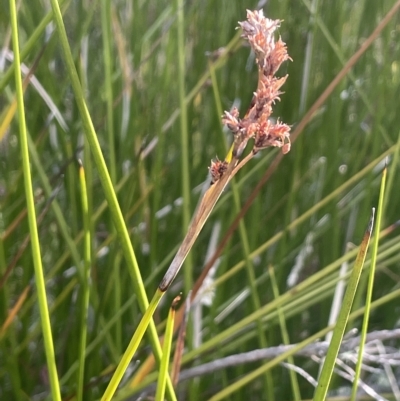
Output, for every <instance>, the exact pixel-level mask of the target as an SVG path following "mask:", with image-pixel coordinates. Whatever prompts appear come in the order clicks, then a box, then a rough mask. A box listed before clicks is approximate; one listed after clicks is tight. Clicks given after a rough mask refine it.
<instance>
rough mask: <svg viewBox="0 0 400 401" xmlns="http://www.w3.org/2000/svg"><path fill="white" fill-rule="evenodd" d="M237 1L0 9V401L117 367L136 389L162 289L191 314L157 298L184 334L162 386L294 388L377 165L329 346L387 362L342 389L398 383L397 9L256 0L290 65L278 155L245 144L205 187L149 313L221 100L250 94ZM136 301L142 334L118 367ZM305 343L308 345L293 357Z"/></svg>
mask: <svg viewBox="0 0 400 401" xmlns="http://www.w3.org/2000/svg"><path fill="white" fill-rule="evenodd" d="M247 7H253V8H254V7H255V4H253V5H251V4H250V5H249V4H248V3H246V2H244V1H243V0H239V1H236V2H231V1H227V0H222V1H219V2H212V1H209V0H205V1H203V2H186V3H182V2H180V1H177V2H176V3H171V4H168V5H165V4H162V2H130V3H129V2H126V3H124V2H118V3H116V2H110V1H94V2H84V1H83V2H78V3H76V2H75V3H74V2H70V1H60V2H56V1H52V2H51V8H48V5H45V4H44V3H43V2H41V1H39V0H32V1H30V2H21V3H17V4H15V3H14V2H13V1H10V3H9V6H7V5H6V6H5V12H2V13H0V43H1V44H2V46H1V48H2V51H1V53H0V106H1V109H0V141H1V142H0V359H1V361H2V364H1V369H0V398H1V399H3V398H4V399H17V400H20V399H33V398H35V399H61V398H63V399H74V398H80V399H84V400H88V401H91V400H98V399H100V398H101V397H102V396H103V394H104V392H105V391H106V388H107V385H108V383H109V382H110V380H111V377H112V376H113V374H114V372H115V371H116V369H117V366H118V365H119V363H120V362H121V360H124V364H125V365H126V366H125V367H126V368H127V370H126V373H125V375H124V373H123V372H125V369H123V370H121V371H120V373H121V375H120V378H119V379H121V378H122V377H123V380H122V381H121V383H122V384H118V383H119V381H120V380H118V381H115V382H114V385H115V388H114V389H115V390H118V391H117V392H116V394H115V396H114V398H113V399H116V400H125V399H128V398H129V397H138V396H139V395H138V394H139V393H140V394H141V395H142V396H148V397H153V396H154V395H155V394H156V391H157V380H158V378H159V374H158V365H157V363H160V361H161V360H162V351H161V346H160V338H159V337H160V336H161V334H162V333H163V332H164V329H165V325H166V323H167V315H168V311H169V308H170V305H171V302H172V300H173V298H175V296H176V295H177V294H178V293H179V292H181V291H182V292H183V298H184V299H185V298H187V297H190V298H191V301H192V302H185V304H186V305H193V303H196V302H201V303H202V309H203V312H202V314H201V315H200V317H198V316H197V315H196V316H197V317H196V318H199V319H201V322H199V323H200V324H192V320H193V319H194V316H193V314H192V313H191V312H192V309H190V311H189V315H188V317H186V318H184V316H185V314H184V308H183V307H181V308H179V309H178V310H177V311H176V315H175V320H174V321H175V328H174V330H177V329H178V327H180V325H181V323H182V322H186V323H183V324H184V327H183V328H181V333H183V332H185V331H186V337H185V338H184V344H185V348H184V350H183V355H182V357H181V363H180V366H175V365H174V369H173V370H174V374H173V376H174V377H177V376H179V382H178V383H177V385H176V386H175V387H173V385H172V382H171V380H170V378H169V375H166V376H165V378H166V382H165V383H166V393H165V397H166V398H167V399H174V397H175V395H176V398H177V399H184V398H188V397H190V399H191V400H194V401H195V400H197V399H198V400H204V399H222V398H224V399H246V398H247V399H248V398H251V399H266V398H268V399H276V400H291V399H298V398H299V394H300V395H301V398H300V399H310V398H312V397H313V394H314V390H315V389H314V384H315V380H318V372H319V368H320V364H321V360H322V359H323V358H324V357H325V356H326V352H327V351H326V348H324V346H325V345H324V343H323V342H322V341H320V340H321V338H322V336H324V335H325V334H326V333H328V332H330V331H332V330H333V328H334V327H333V326H334V325H329V323H328V317H329V314H330V311H331V308H332V302H333V298H334V294H335V292H336V287H337V283H338V282H343V283H344V285H346V286H348V285H349V284H348V283H349V280H350V275H351V272H347V273H346V274H345V275H343V274H341V273H340V269H341V266H342V265H343V264H344V263H348V265H349V266H352V265H353V264H354V261H355V259H356V255H357V249H356V248H355V247H354V245H353V244H359V243H360V242H361V239H362V236H363V233H364V230H365V227H364V225H365V221H366V220H367V219H368V216H369V213H370V210H371V208H372V207H377V205H378V198H379V185H380V181H381V178H380V177H381V172H382V170H383V169H384V168H385V167H384V163H383V162H382V161H383V160H384V159H385V158H387V160H388V162H387V168H388V182H387V186H386V191H385V199H384V201H383V206H380V207H378V211H380V210H381V209H384V214H383V216H382V221H381V226H380V228H379V227H378V225H377V226H376V231H375V240H376V241H377V240H378V239H379V248H377V247H376V256H374V259H372V258H371V257H369V256H368V255H367V256H366V259H365V263H364V269H363V270H362V272H361V277H360V281H359V284H358V288H357V291H356V293H355V298H354V303H353V307H352V310H351V311H350V314H349V317H348V323H347V329H346V330H347V333H345V334H344V340H341V341H338V342H337V344H336V345H337V346H340V345H341V346H342V347H344V348H342V349H340V348H339V363H341V362H342V360H343V356H344V354H343V353H344V352H347V353H346V356H349V357H350V359H346V361H349V360H350V361H351V360H354V361H356V360H359V361H361V360H363V361H364V362H365V363H371V364H372V363H375V364H376V366H377V367H383V366H384V365H385V366H386V368H385V369H386V370H385V369H382V370H381V371H380V372H385V373H377V372H378V370H375V371H374V372H369V371H365V370H364V371H363V370H362V371H361V374H362V376H361V377H362V381H359V382H358V383H357V384H358V388H357V389H356V387H354V390H353V392H354V393H355V392H356V390H357V397H358V398H360V399H361V397H363V396H364V395H363V394H362V393H367V394H379V395H380V396H382V397H385V398H387V399H389V398H390V397H393V394H395V395H396V394H397V389H396V383H394V382H393V375H391V374H390V369H388V364H390V362H391V357H390V348H389V347H387V346H388V345H390V346H392V347H398V341H399V340H398V336H399V335H398V329H396V327H397V320H398V319H397V314H396V313H395V311H396V307H397V303H396V300H397V299H398V297H399V291H400V290H399V288H398V281H399V280H398V273H397V270H398V269H397V266H398V263H399V255H400V252H399V247H400V245H399V244H400V240H399V234H398V223H397V221H398V219H399V216H398V207H397V205H398V204H399V202H400V200H399V199H398V198H399V192H398V191H397V187H396V182H397V181H398V172H399V168H398V166H399V159H398V155H399V151H398V150H399V143H400V140H399V139H400V136H399V128H398V127H399V126H400V121H399V119H400V116H399V113H398V111H397V103H398V101H397V99H398V95H399V94H398V87H399V82H400V73H399V71H400V70H399V68H398V57H397V55H398V54H399V52H400V48H399V46H400V41H399V40H398V36H399V35H398V21H397V16H398V11H399V8H400V1H396V0H384V1H381V2H372V3H371V2H366V1H364V0H356V1H349V0H339V1H337V2H336V3H335V4H334V5H331V6H329V7H327V5H326V4H324V3H321V2H309V1H308V0H303V1H301V2H289V1H279V2H278V1H270V2H268V3H266V4H265V5H264V14H265V15H266V16H267V17H268V18H271V19H282V20H284V23H282V26H281V28H280V29H279V34H280V35H281V37H282V40H283V41H284V42H285V43H287V46H288V52H289V54H290V56H291V58H292V59H293V62H290V63H285V64H284V65H283V66H282V68H281V69H280V71H279V76H285V75H286V74H288V78H287V80H286V82H285V85H284V86H283V87H282V90H283V91H284V92H285V93H284V94H281V95H280V98H281V101H280V102H277V103H276V104H275V105H274V112H273V114H272V116H271V117H272V120H271V121H273V122H276V121H277V119H278V117H279V119H281V120H282V121H285V122H286V123H288V124H290V125H291V126H292V134H291V136H290V140H291V142H292V149H291V151H290V153H288V154H287V155H285V156H284V157H283V156H282V154H281V153H279V152H276V151H273V150H268V151H266V152H260V153H259V154H257V155H254V156H252V157H251V160H250V159H249V160H248V162H247V163H246V164H245V166H243V168H241V169H240V171H239V170H235V177H234V179H233V180H231V181H230V183H229V184H228V185H226V186H225V185H221V184H219V185H220V186H221V188H220V189H224V190H223V192H222V191H221V197H220V198H219V201H218V203H217V204H216V205H215V207H214V208H211V209H212V210H211V209H210V210H209V216H207V220H208V224H205V225H204V228H203V230H202V232H201V233H199V235H198V236H197V238H196V242H195V246H193V248H192V249H191V251H190V258H191V260H190V263H189V265H188V266H185V267H184V269H185V271H184V272H180V273H179V274H176V278H175V280H174V282H173V283H172V285H171V286H170V288H169V290H168V291H167V293H166V294H165V295H164V296H162V298H161V297H160V299H156V302H155V303H158V302H159V305H158V307H157V308H155V307H154V311H153V310H152V311H151V312H148V309H147V308H148V305H149V302H148V299H151V296H152V295H153V294H155V293H156V294H158V292H157V291H159V290H157V288H158V285H159V283H160V281H161V280H162V279H163V277H164V275H165V272H166V271H167V268H168V266H169V265H170V264H171V261H172V260H173V258H174V255H176V253H177V251H178V249H179V246H180V244H181V243H182V241H183V240H184V235H185V234H186V232H187V228H188V224H189V222H190V216H193V215H194V213H195V212H196V206H195V205H196V204H197V203H198V201H199V199H202V198H203V195H204V192H205V191H206V189H207V188H208V187H209V183H210V177H209V176H207V174H208V171H207V166H208V165H209V161H210V159H213V160H215V158H216V155H220V156H221V155H226V154H227V153H228V150H229V148H230V146H231V145H232V134H231V133H230V132H227V130H225V129H224V128H222V124H221V115H222V111H223V110H232V107H233V106H236V107H237V109H238V111H239V115H240V116H244V115H245V113H246V111H247V106H248V105H249V104H250V102H251V99H252V96H253V92H254V91H255V90H256V88H257V82H258V78H259V77H258V69H257V67H256V64H255V63H254V54H253V53H252V52H251V50H250V49H249V47H248V46H247V45H245V44H244V41H243V40H242V39H241V38H240V35H241V31H238V32H237V31H235V28H236V27H237V21H241V20H243V19H244V17H245V13H246V8H247ZM10 16H11V17H12V18H10ZM17 37H18V39H17V40H16V38H17ZM17 133H19V134H17ZM233 143H234V147H235V146H236V148H235V149H236V152H237V151H238V149H239V147H238V144H240V143H239V142H238V141H236V142H235V140H233ZM235 143H236V145H235ZM249 150H250V147H249V149H247V150H246V151H244V153H243V157H246V156H247V155H248V154H249V153H248V152H249ZM236 154H237V153H236ZM78 159H80V160H82V166H84V173H85V179H86V190H83V189H82V185H83V184H80V181H79V177H80V174H79V171H81V172H82V171H83V170H80V169H79V168H77V160H78ZM227 160H228V162H229V161H230V160H232V159H229V157H228V159H227ZM222 162H223V160H222ZM213 171H214V172H215V169H214V170H213ZM236 173H237V174H236ZM217 181H218V180H217ZM216 184H218V182H217V183H216ZM216 184H214V186H215V185H216ZM29 188H30V189H29ZM85 193H86V196H87V206H84V207H83V205H86V202H85V203H82V196H83V195H84V194H85ZM380 205H382V203H380ZM88 219H89V220H88ZM216 224H217V225H218V226H220V227H221V231H220V236H219V238H217V239H215V238H214V235H212V230H213V228H212V227H213V226H215V225H216ZM35 226H36V228H35ZM196 234H198V233H196ZM189 249H190V247H189ZM208 249H213V250H214V251H213V252H211V253H212V254H211V255H207V257H205V255H206V254H207V250H208ZM39 250H40V253H39ZM375 258H376V266H375V274H374V282H373V285H372V284H371V281H369V279H368V277H367V273H368V271H369V269H370V268H371V266H373V265H374V263H375V262H374V260H375ZM40 266H42V267H40ZM269 266H273V269H274V271H273V274H272V273H271V272H270V269H269ZM89 267H90V269H89ZM186 267H187V268H186ZM210 270H212V274H209V272H210ZM89 271H90V277H88V276H87V274H88V272H89ZM174 277H175V276H174ZM205 278H207V280H205ZM204 283H206V284H205V285H204ZM272 286H273V287H272ZM271 288H274V290H271ZM189 290H191V293H189ZM367 294H368V299H371V301H368V302H366V301H365V299H366V296H367ZM207 300H208V301H207ZM207 302H208V303H207ZM155 303H153V306H155ZM364 305H365V306H364ZM367 305H369V306H367ZM341 306H342V305H340V306H339V307H341ZM368 308H369V312H365V311H366V310H367V309H368ZM146 311H147V312H146ZM146 313H147V315H146V316H147V318H148V319H149V324H150V326H149V327H150V329H149V330H148V331H147V332H146V333H147V335H145V336H144V338H143V340H142V341H141V342H140V341H136V344H135V347H136V351H135V352H132V354H134V357H133V359H132V360H131V356H130V357H129V358H128V357H127V358H125V359H123V354H124V351H125V350H126V348H127V345H128V344H129V343H130V341H131V339H132V336H133V333H134V332H135V330H136V328H137V327H138V325H139V322H140V320H141V318H142V317H143V315H144V314H146ZM366 313H367V314H368V316H369V322H368V329H367V328H366V324H365V323H364V331H363V336H365V335H366V340H365V347H366V348H367V349H368V351H369V352H368V353H366V352H364V353H363V358H361V356H360V357H359V356H358V354H357V352H356V350H355V348H356V347H357V346H358V344H359V343H360V341H361V342H363V339H361V338H360V337H359V336H355V337H354V338H351V335H352V333H354V330H361V328H362V327H363V320H362V319H363V316H364V314H366ZM86 316H87V319H86ZM150 318H151V319H150ZM153 322H154V323H153ZM198 328H201V332H200V333H198V332H196V330H198ZM85 332H86V334H85ZM144 333H145V330H143V333H142V334H144ZM353 335H354V334H353ZM85 337H86V340H84V338H85ZM194 338H196V339H201V341H200V342H199V343H196V347H192V346H191V344H193V339H194ZM388 338H390V340H389V339H388ZM377 339H378V340H380V341H382V342H383V345H382V347H383V348H380V350H379V352H380V356H379V358H380V359H379V361H378V362H371V360H373V358H372V357H373V356H374V355H373V356H372V357H371V355H370V353H371V352H373V350H375V349H376V348H371V347H372V344H374V343H372V342H371V341H377ZM289 340H290V344H291V345H293V347H292V348H290V347H289V348H280V345H281V344H284V343H287V342H288V341H289ZM352 340H353V341H354V342H353V346H352V347H351V348H350V349H346V344H351V341H352ZM196 341H197V340H196ZM388 341H390V343H389V342H388ZM51 342H52V343H53V345H54V346H53V349H52V346H51ZM178 343H179V347H182V339H179V340H178V339H174V340H173V341H172V349H173V348H174V346H175V344H178ZM290 344H289V345H290ZM306 346H315V347H316V348H314V353H312V352H311V353H308V354H307V353H303V354H302V353H301V352H303V351H305V350H307V348H305V347H306ZM128 347H129V346H128ZM259 349H261V350H260V352H261V353H260V355H261V356H260V357H258V358H255V359H251V357H252V356H253V355H254V354H252V352H256V351H257V350H259ZM343 349H344V351H343ZM321 350H322V351H321ZM320 352H321V354H320ZM376 352H378V351H376ZM256 355H258V354H257V353H256ZM153 357H155V359H154V360H152V359H151V358H153ZM290 358H293V359H292V362H290V363H289V364H287V362H289V361H290ZM368 358H370V359H368ZM83 361H84V362H83ZM227 362H229V364H228V363H227ZM346 363H347V365H348V366H346V365H340V367H341V369H345V370H346V372H352V370H354V369H353V368H354V366H355V363H353V362H346ZM289 366H291V367H292V368H293V367H295V368H296V372H297V373H296V374H297V383H298V385H296V384H295V383H296V379H295V378H294V375H293V371H292V370H291V371H290V372H289V371H288V368H289ZM337 366H339V365H337ZM163 367H164V368H165V367H166V365H163ZM331 367H332V368H333V364H332V365H331ZM203 368H204V369H203ZM202 369H203V370H202ZM167 370H168V371H169V372H171V370H170V369H167ZM164 371H165V370H164ZM178 372H179V375H178ZM357 374H358V373H357ZM354 377H355V374H354V373H348V374H347V373H346V374H344V373H343V372H342V371H341V370H334V371H333V374H332V380H331V382H330V386H329V392H327V394H326V399H329V398H331V397H334V396H335V395H337V394H339V393H341V394H342V393H344V392H346V393H348V394H350V392H351V391H352V390H351V389H352V383H351V380H352V379H354ZM387 378H388V379H387ZM311 379H313V380H314V381H313V380H311ZM384 382H386V383H389V384H388V386H386V387H384V388H383V387H378V386H377V385H376V383H384ZM313 383H314V384H313ZM325 390H327V386H326V388H325ZM159 391H161V390H159ZM374 396H375V395H374ZM296 397H297V398H296ZM375 397H376V396H375Z"/></svg>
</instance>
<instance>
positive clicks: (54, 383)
mask: <svg viewBox="0 0 400 401" xmlns="http://www.w3.org/2000/svg"><path fill="white" fill-rule="evenodd" d="M10 15H11V28H12V42H13V49H14V60H15V69H14V72H15V86H16V92H17V102H18V119H19V135H20V146H21V158H22V169H23V172H24V187H25V198H26V203H27V209H28V221H29V231H30V235H31V245H32V258H33V264H34V268H35V280H36V290H37V294H38V302H39V310H40V319H41V324H42V332H43V339H44V344H45V353H46V360H47V369H48V373H49V380H50V388H51V394H52V398H53V400H54V401H61V393H60V385H59V381H58V374H57V366H56V360H55V352H54V344H53V336H52V333H51V325H50V315H49V310H48V305H47V296H46V286H45V281H44V273H43V266H42V258H41V252H40V243H39V235H38V229H37V224H36V212H35V203H34V198H33V188H32V177H31V170H30V163H29V150H28V139H27V130H26V122H25V109H24V97H23V89H22V78H21V69H20V65H21V61H20V54H19V40H18V22H17V10H16V4H15V1H14V0H10Z"/></svg>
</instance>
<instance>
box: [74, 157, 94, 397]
mask: <svg viewBox="0 0 400 401" xmlns="http://www.w3.org/2000/svg"><path fill="white" fill-rule="evenodd" d="M79 181H80V187H81V202H82V215H83V227H84V266H83V267H84V269H83V282H82V285H81V310H80V313H81V322H80V323H81V333H80V341H79V369H78V385H77V400H78V401H82V400H83V386H84V380H85V357H86V341H87V318H88V308H89V296H90V285H89V280H90V266H91V264H92V254H91V247H92V245H91V234H90V217H89V204H88V197H87V187H86V179H85V169H84V168H83V166H82V165H81V166H80V168H79Z"/></svg>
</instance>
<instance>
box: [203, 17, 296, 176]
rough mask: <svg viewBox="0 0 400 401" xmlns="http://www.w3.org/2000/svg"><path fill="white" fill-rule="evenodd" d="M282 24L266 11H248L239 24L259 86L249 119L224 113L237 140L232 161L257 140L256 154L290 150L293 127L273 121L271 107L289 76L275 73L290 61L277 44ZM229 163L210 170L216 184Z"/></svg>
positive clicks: (214, 164) (215, 163)
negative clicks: (265, 12) (266, 13)
mask: <svg viewBox="0 0 400 401" xmlns="http://www.w3.org/2000/svg"><path fill="white" fill-rule="evenodd" d="M280 23H281V21H280V20H271V19H268V18H265V17H264V15H263V11H262V10H260V11H249V10H247V20H246V21H243V22H239V25H240V27H241V28H242V30H243V35H242V36H243V37H244V38H245V39H246V40H247V41H248V42H249V44H250V46H251V48H252V49H253V51H254V53H255V56H256V62H257V65H258V85H257V90H256V92H255V93H254V95H253V99H252V101H251V104H250V107H249V109H248V111H247V113H246V115H245V116H244V117H243V118H242V119H241V118H239V111H238V110H237V109H236V108H233V109H232V110H231V111H230V112H228V111H225V113H224V115H223V116H222V122H223V123H224V124H225V125H226V126H227V127H228V128H229V129H230V131H231V132H232V134H233V137H234V145H233V157H234V158H236V159H239V158H240V157H241V155H242V153H243V151H244V149H245V148H246V145H247V142H248V141H249V139H254V145H253V153H257V152H258V151H259V150H261V149H264V148H267V147H270V146H274V147H279V148H282V152H283V153H288V152H289V150H290V138H289V133H290V127H289V126H288V125H287V124H284V123H282V122H281V121H279V120H278V121H276V122H273V121H271V120H270V116H271V114H272V106H273V104H274V103H275V101H277V100H280V98H279V95H280V94H282V92H281V91H280V88H281V86H282V85H283V84H284V83H285V81H286V78H287V75H286V76H284V77H282V78H278V77H275V73H276V72H277V71H278V69H279V67H280V66H281V64H282V63H283V62H284V61H286V60H291V58H290V57H289V55H288V54H287V49H286V44H285V43H284V42H283V41H282V40H281V38H279V39H278V40H277V41H275V37H274V33H275V31H276V29H277V28H279V26H280ZM224 163H225V169H226V162H221V161H219V160H217V161H213V162H212V164H211V167H210V171H211V176H212V180H213V182H215V181H217V180H218V179H219V178H220V177H221V176H222V174H223V173H224V168H223V167H221V164H222V165H223V164H224Z"/></svg>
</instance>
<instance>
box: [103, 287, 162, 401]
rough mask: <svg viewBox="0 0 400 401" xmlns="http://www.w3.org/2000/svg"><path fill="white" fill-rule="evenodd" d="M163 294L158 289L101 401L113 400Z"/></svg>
mask: <svg viewBox="0 0 400 401" xmlns="http://www.w3.org/2000/svg"><path fill="white" fill-rule="evenodd" d="M163 294H164V293H163V292H161V291H160V290H158V289H157V291H156V293H155V294H154V297H153V299H152V300H151V302H150V305H149V307H148V308H147V310H146V312H145V314H144V315H143V317H142V319H141V320H140V323H139V326H138V327H137V329H136V330H135V333H134V335H133V337H132V339H131V341H130V343H129V345H128V347H127V349H126V351H125V353H124V355H123V356H122V358H121V361H120V362H119V364H118V366H117V369H116V370H115V372H114V374H113V376H112V378H111V380H110V383H109V384H108V386H107V389H106V391H105V392H104V394H103V396H102V398H101V400H102V401H109V400H111V399H112V397H113V395H114V393H115V391H116V390H117V387H118V385H119V383H120V381H121V380H122V377H123V375H124V373H125V371H126V369H127V367H128V366H129V363H130V362H131V360H132V358H133V355H134V354H135V352H136V350H137V349H138V347H139V344H140V341H141V340H142V338H143V335H144V333H145V331H146V329H147V327H148V325H149V323H150V321H151V319H152V317H153V314H154V311H155V310H156V308H157V305H158V303H159V302H160V300H161V298H162V296H163Z"/></svg>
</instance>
